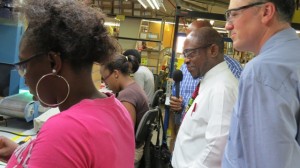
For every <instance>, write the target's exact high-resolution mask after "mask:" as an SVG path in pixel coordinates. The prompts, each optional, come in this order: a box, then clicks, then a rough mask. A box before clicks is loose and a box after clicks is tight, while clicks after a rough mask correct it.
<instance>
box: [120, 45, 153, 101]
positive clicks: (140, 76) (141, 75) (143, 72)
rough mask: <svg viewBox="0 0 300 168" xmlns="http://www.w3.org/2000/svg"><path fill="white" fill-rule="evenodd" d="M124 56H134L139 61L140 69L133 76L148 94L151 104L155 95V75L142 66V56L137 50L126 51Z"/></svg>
mask: <svg viewBox="0 0 300 168" xmlns="http://www.w3.org/2000/svg"><path fill="white" fill-rule="evenodd" d="M123 55H125V56H128V55H132V56H134V57H136V58H137V59H138V61H139V64H140V66H139V69H138V70H137V71H136V72H135V73H134V74H133V78H134V80H135V81H136V82H137V83H138V84H139V85H140V86H141V88H142V89H143V90H144V91H145V92H146V95H147V97H148V101H149V103H151V102H150V101H151V100H152V97H153V94H154V76H153V73H152V72H151V71H150V70H149V69H148V68H147V67H145V66H142V65H141V54H140V53H139V52H138V51H137V50H135V49H128V50H126V51H125V52H124V53H123Z"/></svg>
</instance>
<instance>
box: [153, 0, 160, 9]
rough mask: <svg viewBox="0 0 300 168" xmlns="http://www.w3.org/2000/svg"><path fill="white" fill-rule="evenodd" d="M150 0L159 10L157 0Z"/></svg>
mask: <svg viewBox="0 0 300 168" xmlns="http://www.w3.org/2000/svg"><path fill="white" fill-rule="evenodd" d="M152 2H153V4H154V6H155V8H156V9H157V10H159V5H158V2H157V0H152Z"/></svg>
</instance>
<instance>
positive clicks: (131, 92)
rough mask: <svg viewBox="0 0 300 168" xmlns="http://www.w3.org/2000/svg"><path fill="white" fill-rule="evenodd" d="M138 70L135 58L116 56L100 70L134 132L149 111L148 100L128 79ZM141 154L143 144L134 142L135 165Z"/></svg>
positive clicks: (135, 84)
mask: <svg viewBox="0 0 300 168" xmlns="http://www.w3.org/2000/svg"><path fill="white" fill-rule="evenodd" d="M138 68H139V62H138V60H137V59H136V57H134V56H132V55H129V56H124V55H117V56H116V57H115V58H114V59H113V60H112V61H110V62H108V63H106V64H103V65H102V66H101V68H100V73H101V76H102V81H103V82H104V83H105V84H106V85H107V86H108V88H109V89H111V90H112V91H113V93H115V94H116V95H117V98H118V99H119V100H120V101H121V103H122V104H123V105H124V106H125V108H126V109H127V110H128V112H129V113H130V115H131V118H132V121H133V124H134V130H135V132H136V129H137V126H138V124H139V123H140V121H141V119H142V117H143V115H144V114H145V113H146V112H147V111H148V110H149V105H148V98H147V95H146V93H145V91H144V90H143V89H142V88H141V87H140V86H139V85H138V84H137V83H136V82H135V81H134V80H133V79H132V77H130V74H131V73H134V72H136V71H137V70H138ZM142 154H143V144H142V143H139V142H136V154H135V165H136V164H137V163H138V162H139V160H140V159H141V157H142Z"/></svg>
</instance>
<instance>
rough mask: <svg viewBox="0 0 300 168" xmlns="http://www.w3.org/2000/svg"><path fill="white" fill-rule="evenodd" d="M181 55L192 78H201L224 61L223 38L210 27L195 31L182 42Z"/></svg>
mask: <svg viewBox="0 0 300 168" xmlns="http://www.w3.org/2000/svg"><path fill="white" fill-rule="evenodd" d="M183 55H184V63H185V64H186V65H187V69H188V71H189V72H190V73H191V75H192V76H193V78H195V79H196V78H199V77H203V76H204V75H205V73H206V72H207V71H209V70H210V69H211V68H212V67H214V66H215V65H217V64H219V63H221V62H222V61H224V42H223V38H222V36H221V35H220V34H219V33H218V32H217V31H216V30H214V29H213V28H211V27H202V28H200V29H195V30H194V31H192V32H190V34H189V35H188V36H187V38H186V40H185V41H184V45H183Z"/></svg>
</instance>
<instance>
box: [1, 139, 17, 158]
mask: <svg viewBox="0 0 300 168" xmlns="http://www.w3.org/2000/svg"><path fill="white" fill-rule="evenodd" d="M17 147H18V144H17V143H15V142H14V141H12V140H10V139H8V138H6V137H4V136H0V159H1V161H4V162H7V161H8V160H9V158H10V156H11V155H12V154H13V152H14V151H15V149H16V148H17Z"/></svg>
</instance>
